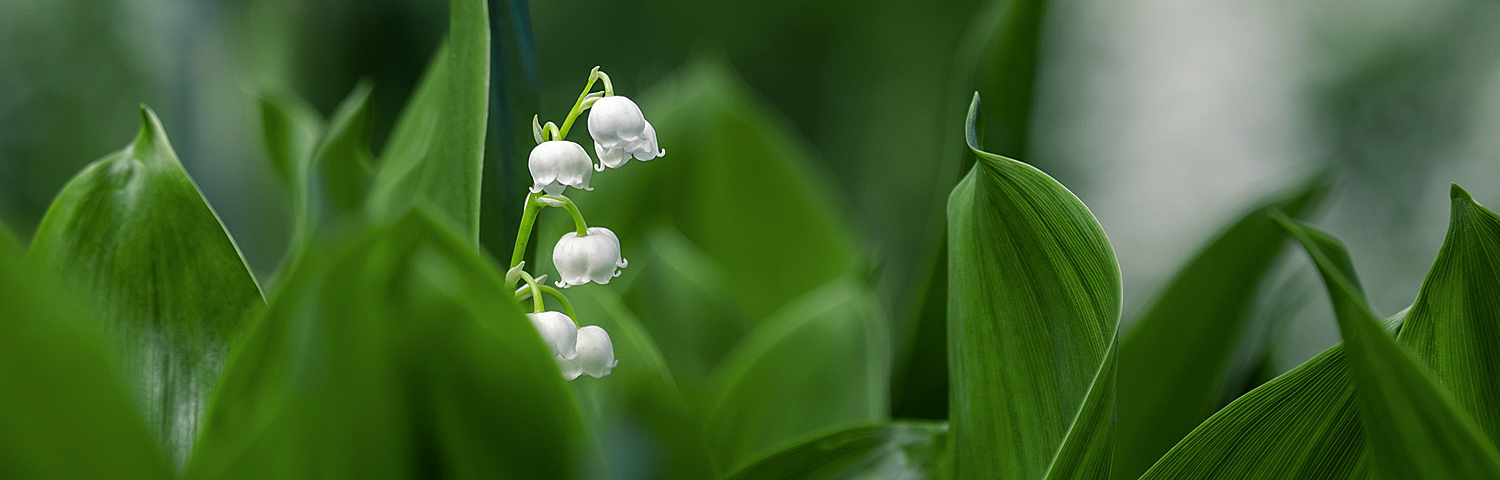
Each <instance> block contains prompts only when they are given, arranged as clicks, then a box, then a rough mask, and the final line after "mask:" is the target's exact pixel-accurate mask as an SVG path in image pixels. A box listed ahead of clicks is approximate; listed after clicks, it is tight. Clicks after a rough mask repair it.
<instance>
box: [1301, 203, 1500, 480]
mask: <svg viewBox="0 0 1500 480" xmlns="http://www.w3.org/2000/svg"><path fill="white" fill-rule="evenodd" d="M1278 219H1279V220H1280V221H1281V223H1282V225H1283V227H1284V228H1286V230H1287V232H1288V233H1290V234H1291V235H1292V236H1293V237H1294V238H1296V239H1297V241H1298V242H1300V243H1301V244H1302V246H1303V248H1305V249H1306V250H1307V253H1308V255H1309V256H1310V257H1312V260H1313V263H1314V265H1316V266H1317V267H1318V271H1319V272H1320V273H1322V275H1323V280H1324V283H1326V284H1327V286H1328V293H1329V297H1330V298H1331V300H1332V302H1333V307H1334V313H1335V316H1336V317H1337V318H1338V323H1339V331H1340V332H1341V333H1342V334H1343V337H1344V343H1345V349H1346V351H1347V355H1348V357H1349V365H1350V368H1349V371H1350V377H1351V378H1352V379H1353V383H1354V387H1355V402H1356V405H1357V406H1358V407H1359V412H1360V415H1359V416H1360V420H1361V424H1362V425H1363V426H1364V429H1365V433H1366V436H1367V438H1368V442H1367V443H1368V445H1369V446H1370V448H1371V452H1372V453H1373V454H1374V457H1375V459H1374V461H1375V465H1376V467H1377V468H1378V469H1379V472H1380V475H1381V476H1383V477H1387V478H1500V454H1497V453H1496V451H1495V446H1494V445H1493V444H1491V443H1490V442H1489V441H1488V439H1486V438H1485V435H1484V434H1483V433H1482V432H1481V431H1480V430H1479V428H1478V427H1477V426H1476V425H1475V423H1474V421H1473V420H1472V418H1471V417H1469V415H1468V414H1466V413H1464V412H1463V411H1462V410H1461V409H1459V408H1458V407H1456V406H1455V405H1454V403H1453V400H1452V397H1451V396H1450V395H1449V394H1448V393H1447V392H1445V391H1443V390H1442V389H1441V388H1440V387H1439V386H1438V384H1437V381H1436V380H1435V379H1434V378H1433V377H1432V375H1431V374H1430V373H1429V372H1428V371H1427V369H1426V367H1425V366H1423V365H1422V364H1421V361H1420V360H1418V359H1417V358H1416V357H1414V356H1413V355H1412V353H1411V352H1410V351H1408V350H1406V349H1404V348H1402V347H1401V346H1400V345H1398V344H1397V343H1396V339H1395V338H1393V337H1392V336H1391V335H1389V334H1387V333H1386V332H1385V331H1383V330H1382V329H1381V328H1380V326H1379V325H1378V321H1377V320H1376V318H1375V316H1374V314H1372V313H1371V312H1370V307H1369V305H1368V304H1367V303H1366V302H1365V299H1364V292H1363V291H1362V290H1361V289H1360V287H1359V285H1358V283H1357V282H1356V281H1355V280H1353V279H1354V278H1357V277H1356V276H1355V274H1354V270H1353V268H1352V264H1351V262H1350V261H1349V255H1348V252H1347V251H1346V250H1345V248H1344V246H1343V244H1342V243H1340V242H1339V241H1338V240H1337V239H1335V238H1333V237H1332V236H1330V235H1328V234H1326V233H1323V232H1320V231H1317V230H1314V229H1312V228H1310V227H1307V226H1303V225H1300V224H1297V223H1296V222H1295V221H1293V220H1290V219H1287V218H1285V217H1278Z"/></svg>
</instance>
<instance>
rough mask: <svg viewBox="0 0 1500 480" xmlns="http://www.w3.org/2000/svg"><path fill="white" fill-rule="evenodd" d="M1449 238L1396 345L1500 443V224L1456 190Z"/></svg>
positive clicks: (1482, 429) (1462, 192) (1494, 217)
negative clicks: (1416, 361)
mask: <svg viewBox="0 0 1500 480" xmlns="http://www.w3.org/2000/svg"><path fill="white" fill-rule="evenodd" d="M1452 198H1453V212H1452V218H1451V220H1449V223H1448V238H1447V239H1446V240H1445V241H1444V242H1443V248H1442V250H1441V251H1439V252H1438V257H1437V261H1436V262H1434V263H1433V265H1432V269H1431V270H1430V271H1429V272H1428V274H1427V280H1426V281H1425V282H1424V283H1423V284H1422V291H1421V293H1419V294H1418V295H1417V300H1416V302H1415V303H1413V304H1412V307H1411V313H1410V314H1409V315H1407V320H1406V322H1407V323H1406V327H1405V328H1403V329H1402V330H1401V333H1400V334H1399V335H1398V336H1397V340H1398V341H1399V342H1400V343H1401V345H1402V346H1405V347H1407V348H1408V349H1410V351H1411V352H1412V353H1414V354H1415V355H1416V357H1417V358H1418V359H1420V360H1422V361H1423V363H1425V364H1426V365H1427V367H1428V368H1430V369H1431V372H1432V376H1433V378H1434V379H1436V380H1437V381H1438V383H1439V384H1440V385H1442V387H1443V390H1445V391H1446V392H1448V393H1449V394H1450V395H1452V399H1453V400H1454V402H1455V405H1456V406H1458V407H1460V408H1462V409H1463V410H1465V411H1466V412H1467V413H1468V414H1469V415H1470V416H1472V418H1473V419H1474V421H1475V425H1476V426H1478V427H1479V429H1480V431H1481V432H1483V433H1485V434H1486V436H1487V438H1488V439H1489V441H1490V442H1491V444H1494V443H1496V442H1500V381H1497V379H1500V296H1497V295H1496V292H1500V218H1497V217H1496V216H1495V214H1494V213H1493V212H1491V211H1489V210H1488V209H1485V208H1484V207H1482V206H1480V205H1479V204H1478V203H1475V202H1474V199H1473V198H1472V197H1470V196H1469V194H1468V192H1465V191H1464V190H1463V189H1462V188H1459V186H1458V185H1454V186H1453V189H1452Z"/></svg>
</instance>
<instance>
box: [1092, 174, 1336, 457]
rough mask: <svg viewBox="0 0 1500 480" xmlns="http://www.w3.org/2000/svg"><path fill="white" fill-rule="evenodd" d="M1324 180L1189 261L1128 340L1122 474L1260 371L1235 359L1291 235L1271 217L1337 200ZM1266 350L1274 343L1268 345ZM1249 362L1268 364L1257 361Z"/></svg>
mask: <svg viewBox="0 0 1500 480" xmlns="http://www.w3.org/2000/svg"><path fill="white" fill-rule="evenodd" d="M1328 187H1329V176H1328V175H1327V174H1318V175H1316V176H1314V177H1313V178H1312V179H1311V180H1309V181H1307V182H1304V183H1303V184H1302V185H1300V186H1298V187H1296V188H1295V189H1294V190H1293V191H1292V192H1290V194H1288V195H1278V197H1277V198H1275V199H1273V200H1271V201H1268V202H1265V203H1264V204H1262V205H1260V206H1258V207H1256V208H1254V209H1252V210H1251V211H1250V212H1249V213H1247V214H1245V215H1244V216H1243V217H1241V218H1240V219H1238V220H1237V221H1236V222H1235V223H1233V224H1232V225H1230V226H1229V227H1228V228H1226V229H1224V230H1223V232H1222V233H1220V234H1219V235H1218V236H1217V237H1215V238H1214V239H1213V240H1212V241H1211V242H1209V244H1208V245H1207V246H1206V247H1204V248H1203V249H1202V250H1200V251H1199V252H1198V254H1197V255H1195V256H1194V257H1193V258H1192V260H1189V261H1188V263H1187V265H1186V266H1184V267H1183V268H1182V270H1180V271H1178V272H1177V275H1176V277H1175V278H1173V279H1172V281H1171V282H1170V283H1168V284H1167V287H1166V289H1164V290H1163V291H1162V293H1161V294H1160V296H1158V297H1157V298H1156V300H1155V301H1154V303H1153V305H1152V306H1151V307H1150V308H1149V309H1147V310H1146V313H1145V315H1143V316H1142V317H1141V319H1140V322H1139V323H1137V324H1136V325H1135V327H1134V328H1132V329H1131V330H1130V333H1129V334H1127V335H1126V336H1125V338H1124V339H1123V340H1122V342H1123V343H1122V346H1121V355H1120V385H1121V390H1120V399H1119V401H1120V417H1119V429H1120V437H1121V438H1128V439H1130V441H1128V442H1121V443H1120V444H1119V446H1118V449H1117V450H1116V452H1115V457H1114V460H1115V461H1114V469H1113V472H1112V473H1113V476H1114V477H1115V478H1135V477H1138V476H1140V474H1141V473H1142V472H1144V471H1145V470H1146V469H1147V468H1149V467H1150V466H1151V464H1153V463H1155V462H1156V460H1157V459H1158V458H1160V457H1161V455H1162V454H1163V453H1165V452H1166V451H1167V450H1168V449H1170V448H1171V447H1172V445H1175V444H1176V443H1177V441H1178V440H1181V439H1182V437H1183V436H1184V435H1186V434H1187V432H1189V431H1191V430H1192V429H1193V427H1195V426H1197V425H1198V424H1199V423H1200V422H1202V421H1203V420H1204V419H1205V418H1208V416H1209V415H1212V414H1213V413H1214V412H1215V411H1217V410H1218V409H1219V407H1221V406H1223V404H1224V403H1225V402H1227V399H1232V398H1234V397H1235V396H1237V394H1238V393H1240V392H1230V391H1229V390H1231V389H1236V388H1239V386H1238V385H1233V384H1231V383H1230V379H1231V378H1234V377H1236V376H1237V375H1236V373H1240V374H1243V373H1244V372H1246V371H1248V370H1249V369H1251V368H1254V365H1253V364H1248V363H1245V364H1235V363H1234V360H1235V358H1234V355H1233V354H1234V353H1235V352H1236V350H1239V349H1243V348H1244V345H1243V344H1244V343H1245V342H1249V341H1251V340H1252V339H1254V338H1256V335H1254V333H1253V332H1254V331H1256V330H1257V329H1258V328H1257V327H1258V326H1256V325H1253V324H1252V323H1251V322H1250V318H1251V313H1252V310H1253V308H1252V307H1253V306H1254V300H1255V298H1256V292H1257V290H1258V288H1257V287H1258V286H1259V285H1260V283H1261V282H1262V281H1263V280H1264V279H1265V277H1266V274H1267V273H1268V272H1269V271H1270V269H1271V265H1272V264H1273V262H1274V261H1275V260H1276V259H1277V258H1278V257H1279V256H1280V252H1281V251H1282V247H1283V245H1284V244H1285V240H1284V238H1285V234H1284V233H1283V232H1282V231H1281V229H1280V228H1279V227H1277V225H1276V222H1275V221H1272V220H1271V217H1270V216H1269V215H1268V213H1269V212H1271V211H1275V210H1282V211H1285V212H1288V213H1290V214H1293V215H1296V214H1301V213H1304V212H1307V211H1309V210H1311V209H1312V207H1313V205H1314V204H1316V203H1317V202H1318V201H1319V200H1321V199H1322V197H1323V196H1324V195H1325V194H1326V193H1327V191H1328ZM1260 349H1261V350H1264V349H1265V346H1264V345H1261V346H1260ZM1245 357H1246V358H1242V359H1240V361H1241V362H1253V361H1256V360H1259V359H1260V358H1261V355H1248V356H1245Z"/></svg>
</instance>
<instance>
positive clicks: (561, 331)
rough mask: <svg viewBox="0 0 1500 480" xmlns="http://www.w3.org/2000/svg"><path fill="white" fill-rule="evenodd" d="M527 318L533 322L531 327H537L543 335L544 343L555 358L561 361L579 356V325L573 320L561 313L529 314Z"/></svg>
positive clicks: (539, 333)
mask: <svg viewBox="0 0 1500 480" xmlns="http://www.w3.org/2000/svg"><path fill="white" fill-rule="evenodd" d="M526 318H527V319H528V320H531V326H533V327H536V333H537V334H538V335H541V337H542V342H543V343H546V344H547V349H548V350H551V351H552V355H553V356H555V357H557V358H561V359H571V358H573V357H575V356H577V354H578V350H577V344H578V325H576V324H574V323H573V319H572V318H568V316H567V315H564V314H562V313H560V312H540V313H528V314H526Z"/></svg>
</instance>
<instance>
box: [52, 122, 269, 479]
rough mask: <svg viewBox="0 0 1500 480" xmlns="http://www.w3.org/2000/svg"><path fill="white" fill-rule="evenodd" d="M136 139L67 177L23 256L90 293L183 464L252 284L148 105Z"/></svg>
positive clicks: (158, 427) (147, 407)
mask: <svg viewBox="0 0 1500 480" xmlns="http://www.w3.org/2000/svg"><path fill="white" fill-rule="evenodd" d="M141 118H142V125H141V130H140V134H139V135H138V136H137V137H136V139H135V141H134V142H132V143H131V144H130V146H128V147H126V148H125V149H124V150H121V151H119V152H116V153H113V154H110V155H108V156H106V157H104V158H102V159H100V160H98V161H96V162H94V163H93V164H90V165H89V166H88V167H86V168H84V170H83V171H82V172H80V173H79V174H78V176H76V177H73V179H72V180H71V181H69V182H68V184H67V185H66V186H64V187H63V189H62V192H60V193H58V195H57V199H56V200H54V201H53V203H52V207H51V208H49V209H48V210H47V215H46V217H44V218H43V219H42V223H41V226H40V227H38V228H37V232H36V236H35V238H34V239H33V240H32V243H31V249H30V252H29V253H28V256H29V257H28V260H29V261H30V262H31V263H32V264H33V265H34V266H36V267H37V268H39V269H41V271H46V272H50V273H52V274H55V275H56V276H58V277H59V278H60V280H61V281H62V282H63V285H65V286H67V287H68V288H69V289H70V290H77V291H78V293H79V294H80V295H81V297H82V298H89V299H93V302H92V303H93V305H91V306H92V307H94V312H95V313H96V315H95V316H96V317H97V319H98V321H99V324H100V325H99V326H100V327H101V328H102V330H103V331H104V332H106V333H107V334H108V337H109V338H110V339H111V340H112V341H113V342H114V343H115V347H116V348H117V349H118V351H119V354H120V356H121V358H122V360H123V364H124V368H125V371H126V372H127V373H128V374H129V376H130V378H131V379H132V383H133V385H132V387H133V390H134V393H135V397H136V399H137V401H139V402H140V405H141V407H142V410H143V411H144V413H145V417H146V421H147V422H148V423H149V424H150V425H151V428H152V430H153V431H155V432H156V433H157V435H159V438H160V439H161V441H162V444H163V445H165V449H166V450H167V452H168V453H169V454H170V455H171V457H172V458H173V459H174V460H175V461H176V462H177V463H178V464H179V465H180V464H181V463H182V462H183V461H185V460H186V458H187V455H188V452H189V451H191V449H192V444H193V439H194V437H195V436H196V435H197V432H198V428H199V423H200V417H201V416H202V413H203V409H204V404H205V402H206V400H207V399H208V395H209V393H210V391H211V390H212V388H213V384H214V381H215V379H216V378H218V375H219V371H220V367H221V364H222V363H223V359H224V356H225V354H226V351H227V349H228V348H229V345H230V342H232V341H233V340H234V338H235V337H236V336H237V335H238V334H239V332H240V331H241V329H242V324H243V323H244V321H245V319H246V318H248V317H249V316H250V315H251V314H252V313H253V311H254V310H255V309H257V308H260V307H263V306H264V301H263V300H262V298H261V293H260V288H259V286H257V285H256V282H255V278H254V277H252V276H251V274H250V270H249V269H248V268H247V267H246V266H245V262H244V260H243V258H242V257H241V255H240V252H239V249H238V248H237V247H236V246H235V244H234V240H233V239H231V238H230V236H229V234H228V232H225V231H224V226H223V225H222V224H221V223H220V222H219V218H218V216H217V214H215V213H214V211H213V209H212V208H211V207H209V205H208V203H207V202H206V201H205V200H204V199H203V196H202V194H201V193H200V192H199V191H198V188H197V186H195V185H194V184H193V181H192V179H191V178H189V177H188V175H187V172H185V171H183V169H182V164H181V163H180V162H179V161H178V159H177V155H176V153H174V152H173V151H172V146H171V144H170V143H168V141H167V136H166V132H165V131H164V130H163V129H162V126H161V122H160V120H158V119H157V118H156V114H154V113H152V112H151V111H150V110H149V109H146V108H145V107H142V108H141Z"/></svg>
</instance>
